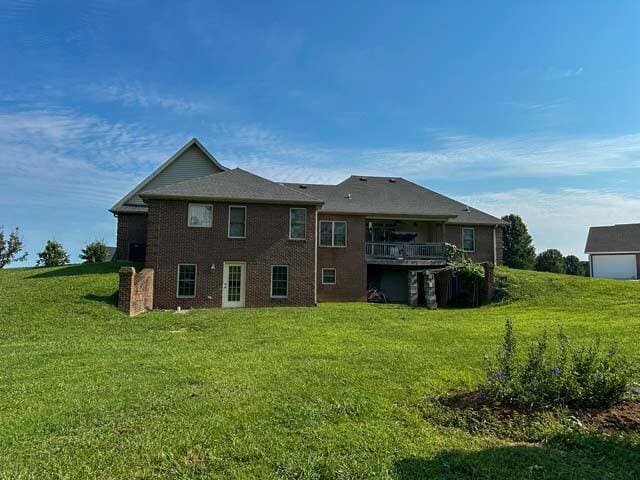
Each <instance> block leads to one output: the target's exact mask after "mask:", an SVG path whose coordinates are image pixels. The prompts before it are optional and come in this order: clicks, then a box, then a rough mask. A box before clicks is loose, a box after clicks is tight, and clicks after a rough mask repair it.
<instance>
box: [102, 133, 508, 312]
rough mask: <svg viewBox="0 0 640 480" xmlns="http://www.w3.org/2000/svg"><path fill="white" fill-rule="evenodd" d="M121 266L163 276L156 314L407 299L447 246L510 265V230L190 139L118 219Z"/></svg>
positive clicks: (406, 192)
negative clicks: (235, 158) (505, 242)
mask: <svg viewBox="0 0 640 480" xmlns="http://www.w3.org/2000/svg"><path fill="white" fill-rule="evenodd" d="M110 211H111V212H112V213H113V214H114V215H115V216H116V217H117V222H118V230H117V237H118V238H117V258H118V259H120V260H132V261H144V262H145V265H146V267H148V268H151V269H153V270H154V293H153V305H154V307H155V308H176V307H178V306H180V307H182V308H191V307H198V308H206V307H221V306H222V307H244V306H246V307H263V306H284V305H290V306H294V305H295V306H304V305H315V304H316V303H317V302H319V301H365V300H366V297H367V289H368V287H370V286H376V287H377V288H379V289H381V290H382V291H383V292H384V293H385V294H386V296H387V297H388V298H389V299H390V300H391V301H399V302H403V301H404V302H406V301H407V295H408V292H407V290H408V288H409V287H408V283H407V276H408V272H411V271H413V272H415V271H416V270H420V271H426V270H429V271H431V270H437V269H441V268H442V267H444V266H445V265H446V244H453V245H456V246H458V247H459V248H461V249H463V250H464V251H465V252H467V254H468V255H469V256H470V257H471V258H472V259H473V260H475V261H478V262H490V263H493V264H500V263H502V230H501V226H502V225H503V224H504V222H503V221H502V220H500V219H498V218H496V217H493V216H491V215H488V214H486V213H483V212H481V211H479V210H476V209H474V208H471V207H469V206H467V205H464V204H462V203H460V202H457V201H455V200H453V199H451V198H448V197H445V196H444V195H440V194H438V193H436V192H433V191H431V190H428V189H426V188H423V187H421V186H419V185H417V184H414V183H412V182H409V181H407V180H405V179H402V178H398V177H361V176H352V177H349V178H347V179H346V180H344V181H343V182H341V183H339V184H337V185H317V184H298V183H276V182H272V181H270V180H267V179H265V178H262V177H259V176H257V175H254V174H252V173H249V172H246V171H244V170H242V169H239V168H236V169H227V168H226V167H224V166H222V165H221V164H220V163H219V162H218V161H217V160H216V159H215V158H214V157H213V156H212V155H211V154H210V153H209V152H208V151H207V150H206V149H205V148H204V146H202V144H200V142H198V140H196V139H192V140H191V141H189V142H188V143H187V144H186V145H185V146H184V147H183V148H181V149H180V150H179V151H178V152H177V153H176V154H175V155H173V156H172V157H171V158H170V159H169V160H167V161H166V162H165V163H164V164H162V165H161V166H160V167H159V168H158V169H157V170H156V171H155V172H153V173H152V174H151V175H150V176H149V177H147V178H146V179H145V180H144V181H143V182H141V183H140V184H139V185H137V186H136V187H135V188H134V189H133V190H132V191H131V192H129V193H128V194H127V195H125V196H124V197H123V198H122V199H121V200H120V201H119V202H118V203H116V204H115V205H114V206H113V207H112V208H111V210H110Z"/></svg>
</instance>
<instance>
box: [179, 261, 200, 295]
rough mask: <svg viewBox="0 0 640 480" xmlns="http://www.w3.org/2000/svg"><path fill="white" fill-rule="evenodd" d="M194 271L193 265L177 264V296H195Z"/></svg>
mask: <svg viewBox="0 0 640 480" xmlns="http://www.w3.org/2000/svg"><path fill="white" fill-rule="evenodd" d="M196 271H197V267H196V266H195V265H184V264H182V265H178V290H177V293H176V295H177V296H178V297H185V298H192V297H195V296H196Z"/></svg>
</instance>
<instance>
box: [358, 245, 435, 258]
mask: <svg viewBox="0 0 640 480" xmlns="http://www.w3.org/2000/svg"><path fill="white" fill-rule="evenodd" d="M445 245H446V244H444V243H388V242H367V244H366V254H367V256H368V257H375V258H390V259H397V260H445V259H446V255H447V253H446V248H445Z"/></svg>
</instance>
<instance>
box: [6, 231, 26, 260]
mask: <svg viewBox="0 0 640 480" xmlns="http://www.w3.org/2000/svg"><path fill="white" fill-rule="evenodd" d="M20 252H22V239H21V238H20V236H19V235H18V227H16V229H15V230H14V231H13V232H11V233H10V234H9V238H7V239H5V237H4V227H2V226H0V268H2V267H4V266H5V265H8V264H10V263H11V262H23V261H24V260H26V259H27V254H26V253H23V254H22V255H21V254H20Z"/></svg>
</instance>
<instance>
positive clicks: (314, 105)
mask: <svg viewBox="0 0 640 480" xmlns="http://www.w3.org/2000/svg"><path fill="white" fill-rule="evenodd" d="M638 25H640V2H637V1H635V0H632V1H622V0H620V1H616V2H601V1H597V2H596V1H594V2H590V1H583V0H580V1H574V2H572V1H563V2H557V1H548V2H547V1H536V2H513V1H505V2H498V1H487V2H477V1H468V2H465V1H456V2H435V1H433V2H427V1H415V2H412V1H402V2H375V1H363V2H355V1H354V2H343V1H339V2H338V1H337V2H329V1H327V2H267V1H256V2H242V1H237V2H214V1H201V2H198V1H190V0H186V1H180V2H163V1H157V0H156V1H153V2H151V1H149V2H145V1H111V0H109V1H95V0H86V1H83V2H64V1H59V2H40V1H37V0H1V1H0V72H1V73H0V225H4V229H5V232H6V231H9V230H13V228H15V227H16V226H17V227H20V232H21V236H22V237H23V239H24V244H25V247H26V250H27V251H28V252H29V261H28V262H25V263H22V264H17V263H16V264H14V265H15V266H25V265H29V264H33V263H34V262H35V261H36V260H37V252H38V251H40V250H42V248H43V246H44V244H45V242H46V240H47V239H55V240H58V241H60V242H61V243H62V244H63V245H64V246H65V248H66V249H67V251H68V252H69V254H70V256H71V259H72V261H74V262H77V261H79V260H78V254H79V252H80V249H81V248H82V246H83V245H84V244H86V243H87V242H90V241H93V240H104V241H105V242H106V243H107V244H110V245H114V244H115V232H116V220H115V218H114V217H113V215H112V214H110V213H109V212H108V209H109V208H110V207H111V206H112V205H113V204H114V203H115V202H116V201H117V200H118V199H119V198H120V197H122V196H123V195H124V194H125V193H127V192H128V191H129V190H130V189H131V188H132V187H133V186H134V185H136V184H137V183H138V182H139V181H140V180H142V179H143V178H144V177H145V176H146V175H148V174H149V173H151V172H152V171H153V170H154V169H155V168H156V167H157V166H159V165H160V164H161V163H163V162H164V161H165V160H166V159H167V158H169V157H170V156H171V155H172V154H173V153H174V152H175V151H177V150H178V149H179V148H180V147H181V146H182V145H183V144H184V143H186V141H188V140H189V139H190V138H191V137H194V136H195V137H197V138H198V139H199V140H200V141H201V142H202V143H203V144H204V145H205V146H206V147H207V148H208V150H209V151H210V152H211V153H212V154H213V155H214V156H215V157H216V158H217V159H218V160H219V161H220V162H221V163H222V164H223V165H225V166H228V167H236V166H238V167H242V168H244V169H247V170H250V171H253V172H255V173H257V174H259V175H263V176H265V177H267V178H270V179H272V180H279V181H292V182H296V181H300V182H317V183H334V182H339V181H341V180H343V179H344V178H345V177H347V176H348V175H351V174H358V175H383V176H384V175H387V176H403V177H405V178H407V179H409V180H412V181H415V182H417V183H419V184H422V185H424V186H427V187H429V188H431V189H433V190H436V191H439V192H441V193H443V194H445V195H448V196H451V197H453V198H456V199H458V200H461V201H463V202H466V203H468V204H470V205H472V206H474V207H476V208H480V209H482V210H484V211H486V212H488V213H491V214H493V215H496V216H502V215H505V214H508V213H517V214H519V215H521V216H522V217H523V219H524V221H525V223H526V224H527V225H528V227H529V231H530V233H531V234H532V236H533V240H534V244H535V246H536V249H537V250H538V251H542V250H544V249H547V248H558V249H559V250H561V251H562V252H563V253H564V254H565V255H567V254H575V255H579V256H580V257H581V258H584V255H583V250H584V244H585V240H586V235H587V231H588V227H589V226H590V225H608V224H613V223H631V222H640V189H639V188H638V186H639V185H640V27H639V26H638Z"/></svg>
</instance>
